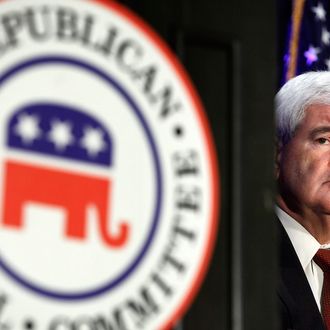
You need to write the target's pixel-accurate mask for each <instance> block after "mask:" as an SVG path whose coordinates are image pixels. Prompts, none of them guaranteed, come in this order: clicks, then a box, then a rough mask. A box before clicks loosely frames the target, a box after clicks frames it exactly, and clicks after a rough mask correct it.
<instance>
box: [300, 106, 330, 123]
mask: <svg viewBox="0 0 330 330" xmlns="http://www.w3.org/2000/svg"><path fill="white" fill-rule="evenodd" d="M322 123H323V124H322ZM326 123H329V124H330V105H326V104H314V105H311V106H309V107H307V108H306V110H305V116H304V118H303V120H302V122H301V124H303V125H304V124H313V125H317V126H319V125H322V126H324V125H325V126H326Z"/></svg>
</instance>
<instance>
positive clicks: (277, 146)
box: [274, 138, 283, 180]
mask: <svg viewBox="0 0 330 330" xmlns="http://www.w3.org/2000/svg"><path fill="white" fill-rule="evenodd" d="M282 150H283V143H282V142H281V141H279V139H278V138H277V139H276V141H275V167H274V171H275V173H274V174H275V179H276V180H277V179H278V177H279V175H280V168H281V158H282Z"/></svg>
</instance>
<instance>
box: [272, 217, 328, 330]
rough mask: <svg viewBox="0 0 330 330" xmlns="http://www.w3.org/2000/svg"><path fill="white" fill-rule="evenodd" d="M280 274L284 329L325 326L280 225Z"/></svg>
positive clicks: (321, 329)
mask: <svg viewBox="0 0 330 330" xmlns="http://www.w3.org/2000/svg"><path fill="white" fill-rule="evenodd" d="M279 227H280V228H279V240H280V251H279V266H280V276H279V285H278V290H277V291H278V296H279V302H280V313H281V320H282V324H281V325H282V326H281V329H283V330H284V329H285V330H289V329H290V330H293V329H294V330H326V328H325V326H324V324H323V320H322V316H321V314H320V312H319V309H318V307H317V304H316V302H315V299H314V296H313V293H312V290H311V288H310V286H309V284H308V281H307V278H306V275H305V273H304V270H303V268H302V266H301V264H300V262H299V259H298V256H297V254H296V252H295V250H294V248H293V245H292V243H291V241H290V239H289V237H288V235H287V233H286V231H285V229H284V228H283V226H282V225H281V224H280V226H279Z"/></svg>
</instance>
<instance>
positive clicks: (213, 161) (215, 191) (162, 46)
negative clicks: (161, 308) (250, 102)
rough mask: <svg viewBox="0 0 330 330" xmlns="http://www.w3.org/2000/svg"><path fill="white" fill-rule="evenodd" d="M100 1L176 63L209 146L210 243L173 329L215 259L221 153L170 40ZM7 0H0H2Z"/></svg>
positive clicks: (169, 324)
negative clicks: (166, 41)
mask: <svg viewBox="0 0 330 330" xmlns="http://www.w3.org/2000/svg"><path fill="white" fill-rule="evenodd" d="M88 1H90V2H94V3H97V4H100V5H101V6H103V7H105V8H106V9H107V10H108V9H111V10H113V11H115V12H116V13H117V14H118V15H119V16H121V17H123V18H124V19H125V20H127V21H130V22H131V23H132V24H133V25H134V26H135V27H136V28H137V29H138V30H139V31H141V33H142V34H144V35H145V36H146V37H147V38H148V39H149V41H150V42H151V43H152V44H154V45H155V46H156V48H158V50H159V51H160V53H162V54H163V56H164V58H165V59H166V60H167V62H168V63H169V64H170V66H171V67H172V69H173V71H174V72H175V73H176V74H177V77H178V79H179V81H181V82H182V85H183V87H184V88H185V89H186V92H187V95H188V96H189V97H190V101H191V103H192V104H193V105H194V107H193V108H194V110H196V114H197V118H198V119H199V123H200V125H201V128H202V132H203V133H204V136H203V138H204V142H205V144H206V146H207V149H208V158H209V159H208V164H209V171H210V173H211V177H212V179H211V196H212V200H211V226H210V231H209V233H208V238H209V239H208V240H207V241H208V244H207V247H206V249H205V252H204V255H203V259H202V263H201V265H200V268H199V271H198V272H197V276H196V277H195V280H194V281H193V284H192V286H191V288H190V290H189V291H188V292H187V294H186V296H185V297H184V299H183V300H182V302H181V304H180V305H179V307H178V308H177V310H176V311H175V312H174V313H173V314H172V315H171V317H170V318H169V320H168V321H167V322H166V323H165V324H164V326H162V327H160V328H159V330H170V329H171V328H172V327H173V326H175V324H176V323H177V322H178V321H179V320H180V318H181V317H182V316H183V315H184V314H185V313H186V311H187V310H188V308H189V306H190V305H191V303H192V302H193V300H194V298H195V296H196V295H197V292H198V290H199V289H200V287H201V285H202V282H203V279H204V277H205V275H206V272H207V270H208V266H209V262H210V260H211V256H212V252H213V249H214V246H215V242H216V236H217V230H218V216H219V214H220V197H221V194H220V170H219V169H218V166H217V155H216V149H215V145H214V142H213V139H212V134H211V128H210V126H209V123H208V120H207V117H206V113H205V110H204V107H203V105H202V102H201V100H200V97H199V95H198V93H197V91H196V89H195V87H194V86H193V83H192V81H191V80H190V78H189V77H188V74H187V73H186V71H185V69H184V68H183V66H182V64H181V63H180V62H179V60H178V59H177V58H176V56H175V55H174V54H173V53H172V51H171V50H170V49H169V48H168V46H167V45H166V43H165V42H164V41H163V40H162V39H161V38H160V36H159V35H158V34H157V33H156V32H155V31H154V30H153V29H152V28H151V27H150V26H149V25H148V24H147V23H146V22H144V21H143V20H142V19H141V18H139V17H138V16H137V15H136V14H134V13H133V12H132V11H131V10H129V9H128V8H126V7H124V6H123V5H121V4H118V3H116V2H115V1H113V0H88ZM2 2H4V0H0V3H2Z"/></svg>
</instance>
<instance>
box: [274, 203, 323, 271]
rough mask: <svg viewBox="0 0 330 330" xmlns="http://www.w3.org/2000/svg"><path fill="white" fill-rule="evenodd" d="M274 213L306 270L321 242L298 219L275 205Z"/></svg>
mask: <svg viewBox="0 0 330 330" xmlns="http://www.w3.org/2000/svg"><path fill="white" fill-rule="evenodd" d="M276 214H277V216H278V218H279V219H280V221H281V223H282V225H283V227H284V229H285V230H286V232H287V234H288V235H289V238H290V240H291V242H292V245H293V247H294V249H295V251H296V253H297V256H298V259H299V261H300V263H301V265H302V267H303V269H304V270H306V267H307V266H308V265H309V264H310V262H311V261H312V259H313V257H314V255H315V253H316V252H317V251H318V250H319V248H320V247H321V244H320V243H319V242H318V241H317V240H316V239H315V237H314V236H312V235H311V234H310V233H309V232H308V231H307V230H306V229H305V228H304V227H303V226H302V225H301V224H300V223H299V222H298V221H296V220H295V219H293V218H292V217H291V216H290V215H289V214H287V213H286V212H284V211H283V210H282V209H280V208H279V207H277V206H276ZM322 247H323V246H322Z"/></svg>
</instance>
